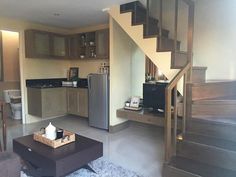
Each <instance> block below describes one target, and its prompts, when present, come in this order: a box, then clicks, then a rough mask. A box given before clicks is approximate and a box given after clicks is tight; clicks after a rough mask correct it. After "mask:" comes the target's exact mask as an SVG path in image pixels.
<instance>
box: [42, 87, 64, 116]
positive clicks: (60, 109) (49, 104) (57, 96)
mask: <svg viewBox="0 0 236 177" xmlns="http://www.w3.org/2000/svg"><path fill="white" fill-rule="evenodd" d="M66 105H67V99H66V88H48V89H42V112H43V114H42V117H43V118H44V117H45V118H47V117H55V116H61V115H65V114H66V113H67V106H66Z"/></svg>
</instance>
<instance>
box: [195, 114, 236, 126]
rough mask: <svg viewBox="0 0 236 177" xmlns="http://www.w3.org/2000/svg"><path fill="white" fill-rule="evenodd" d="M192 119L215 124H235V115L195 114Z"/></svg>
mask: <svg viewBox="0 0 236 177" xmlns="http://www.w3.org/2000/svg"><path fill="white" fill-rule="evenodd" d="M192 120H195V121H208V122H211V123H215V124H228V125H232V126H236V118H235V117H212V116H197V117H192Z"/></svg>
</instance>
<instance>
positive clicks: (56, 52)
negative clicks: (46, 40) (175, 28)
mask: <svg viewBox="0 0 236 177" xmlns="http://www.w3.org/2000/svg"><path fill="white" fill-rule="evenodd" d="M52 45H53V52H52V55H53V57H60V58H65V57H66V56H67V53H68V52H67V46H68V45H67V40H66V37H65V36H59V35H53V37H52Z"/></svg>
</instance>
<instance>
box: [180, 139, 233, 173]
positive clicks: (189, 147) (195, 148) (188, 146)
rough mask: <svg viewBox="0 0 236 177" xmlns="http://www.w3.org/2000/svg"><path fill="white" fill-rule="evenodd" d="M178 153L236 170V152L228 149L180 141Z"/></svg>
mask: <svg viewBox="0 0 236 177" xmlns="http://www.w3.org/2000/svg"><path fill="white" fill-rule="evenodd" d="M177 155H179V156H182V157H185V158H188V159H192V160H196V161H199V162H202V163H206V164H209V165H214V166H218V167H222V168H226V169H230V170H236V166H235V164H236V152H232V151H226V150H224V149H220V148H215V147H213V146H207V145H203V144H198V143H193V142H188V141H180V142H178V144H177Z"/></svg>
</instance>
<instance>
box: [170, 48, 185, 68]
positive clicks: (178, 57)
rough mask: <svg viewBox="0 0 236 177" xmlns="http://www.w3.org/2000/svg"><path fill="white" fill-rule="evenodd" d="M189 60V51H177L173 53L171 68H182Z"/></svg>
mask: <svg viewBox="0 0 236 177" xmlns="http://www.w3.org/2000/svg"><path fill="white" fill-rule="evenodd" d="M187 61H188V56H187V53H177V52H176V53H175V52H172V54H171V69H182V68H183V67H184V66H185V65H186V64H187Z"/></svg>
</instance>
